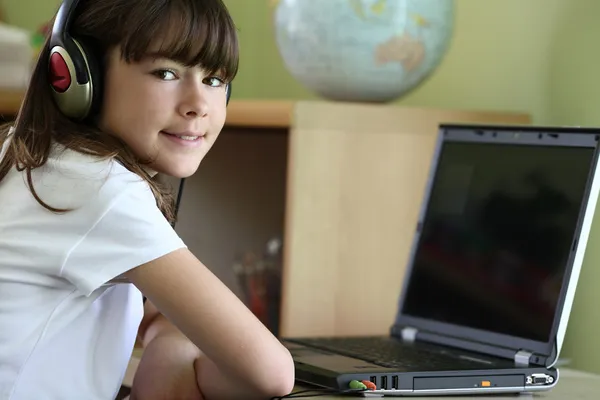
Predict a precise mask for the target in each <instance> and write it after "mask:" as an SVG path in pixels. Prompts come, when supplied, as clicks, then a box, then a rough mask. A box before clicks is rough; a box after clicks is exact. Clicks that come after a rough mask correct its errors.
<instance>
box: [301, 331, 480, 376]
mask: <svg viewBox="0 0 600 400" xmlns="http://www.w3.org/2000/svg"><path fill="white" fill-rule="evenodd" d="M290 341H292V342H295V343H299V344H303V345H307V346H310V347H314V348H316V349H320V350H324V351H329V352H332V353H336V354H340V355H343V356H347V357H353V358H358V359H360V360H363V361H367V362H370V363H373V364H376V365H379V366H382V367H387V368H397V369H403V370H405V369H406V370H413V371H419V370H457V369H459V370H465V369H480V368H485V367H488V368H489V367H490V366H491V365H490V364H488V363H485V362H478V361H471V360H468V359H463V358H459V357H458V356H457V355H452V354H451V353H449V352H448V353H443V352H442V351H441V350H438V351H435V350H433V349H430V348H428V346H426V345H411V344H405V343H402V342H400V341H398V340H394V339H393V338H386V337H374V338H367V337H360V338H315V339H299V340H290Z"/></svg>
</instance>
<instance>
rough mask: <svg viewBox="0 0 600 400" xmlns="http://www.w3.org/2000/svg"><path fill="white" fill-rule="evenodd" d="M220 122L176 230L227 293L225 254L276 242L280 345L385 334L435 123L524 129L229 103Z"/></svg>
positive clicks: (316, 105)
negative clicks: (298, 339) (279, 243)
mask: <svg viewBox="0 0 600 400" xmlns="http://www.w3.org/2000/svg"><path fill="white" fill-rule="evenodd" d="M228 113H229V116H228V120H227V121H228V122H227V125H226V127H225V129H224V130H223V132H222V133H221V137H220V138H219V139H218V141H217V143H216V144H215V146H214V148H213V149H212V150H211V152H210V153H209V155H208V156H207V157H206V159H205V161H203V164H202V165H201V167H200V169H199V171H198V173H197V174H196V175H195V176H193V177H192V178H190V179H188V180H187V181H186V186H185V190H184V192H183V196H182V203H181V209H180V221H179V222H178V225H177V229H178V231H179V232H180V234H181V235H182V237H183V238H184V239H185V240H186V242H187V243H188V245H189V246H190V248H191V249H192V250H193V251H194V252H195V253H196V254H197V255H198V256H199V257H200V258H201V259H202V260H203V261H204V262H205V263H206V264H207V265H209V266H210V267H211V268H213V270H214V271H215V273H216V274H217V275H219V276H220V277H221V278H222V279H223V280H224V281H225V282H226V283H227V284H228V285H230V287H231V288H232V289H233V290H234V291H236V292H237V293H240V290H241V288H240V285H239V284H238V281H237V280H236V278H235V274H234V273H233V270H232V268H231V266H232V264H233V261H234V257H235V255H236V254H238V253H240V252H242V251H254V252H256V253H260V252H261V251H262V249H263V247H264V245H265V243H266V241H267V240H268V239H269V238H270V237H272V236H277V235H281V236H282V237H283V243H284V259H283V277H282V299H281V313H280V316H281V321H280V324H279V333H280V335H283V336H297V335H342V334H350V335H354V334H380V333H385V332H387V331H388V330H389V327H390V325H391V323H392V321H393V319H394V316H395V311H396V305H397V301H398V296H399V293H400V289H401V283H402V278H403V274H404V271H405V264H406V261H407V258H408V252H409V248H410V244H411V238H412V234H413V231H414V229H415V226H416V221H417V215H418V210H419V205H420V203H421V198H422V196H423V191H424V188H425V180H426V177H427V174H428V169H429V164H430V161H431V156H432V154H433V146H434V143H435V138H436V135H437V131H438V125H439V124H440V123H443V122H473V123H500V124H527V123H529V122H530V118H529V116H528V115H524V114H510V113H495V112H467V111H450V110H436V109H423V108H404V107H399V106H395V105H368V104H344V103H329V102H271V101H265V102H262V101H232V103H231V104H230V108H229V110H228Z"/></svg>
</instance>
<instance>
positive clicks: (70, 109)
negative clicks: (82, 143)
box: [48, 39, 100, 120]
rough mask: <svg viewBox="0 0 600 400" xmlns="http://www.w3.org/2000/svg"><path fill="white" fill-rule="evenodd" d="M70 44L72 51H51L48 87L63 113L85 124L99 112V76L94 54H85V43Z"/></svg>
mask: <svg viewBox="0 0 600 400" xmlns="http://www.w3.org/2000/svg"><path fill="white" fill-rule="evenodd" d="M71 43H72V45H71V46H68V47H70V51H68V50H67V48H66V47H67V46H65V47H62V46H54V47H53V48H52V49H51V50H50V59H49V64H48V67H49V68H48V75H49V81H50V82H49V83H50V87H51V89H52V94H53V96H54V99H55V102H56V105H57V107H58V108H59V109H60V111H61V112H62V113H63V114H65V115H66V116H67V117H69V118H72V119H75V120H83V119H85V118H87V117H88V116H90V115H91V114H93V113H94V112H95V111H96V110H97V108H98V102H99V99H98V97H99V95H100V90H99V88H98V87H97V86H99V82H98V81H99V80H100V75H99V74H98V72H97V71H96V69H98V67H97V66H96V65H95V62H94V60H93V52H91V51H86V47H87V46H85V44H84V43H82V42H79V41H76V40H74V39H71ZM73 49H75V51H73ZM78 69H79V71H78ZM82 69H83V71H81V70H82ZM78 72H79V73H78Z"/></svg>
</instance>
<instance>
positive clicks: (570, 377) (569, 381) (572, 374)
mask: <svg viewBox="0 0 600 400" xmlns="http://www.w3.org/2000/svg"><path fill="white" fill-rule="evenodd" d="M303 389H306V388H303V387H297V388H296V389H295V390H294V391H298V390H303ZM298 398H299V399H302V397H298ZM317 398H318V399H321V400H334V399H349V398H381V399H401V398H402V397H348V396H335V395H331V396H319V397H317ZM404 398H411V399H416V400H419V399H433V398H436V399H442V400H444V399H448V400H477V399H480V400H483V399H485V400H497V399H511V400H515V399H519V398H531V399H540V400H559V399H560V400H565V399H569V400H588V399H589V400H598V399H599V398H600V376H599V375H593V374H588V373H585V372H579V371H574V370H569V369H561V370H560V378H559V380H558V383H557V385H556V386H555V387H554V389H552V390H550V391H548V392H540V393H535V394H523V395H521V396H515V395H494V396H489V395H488V396H452V397H447V396H438V397H404Z"/></svg>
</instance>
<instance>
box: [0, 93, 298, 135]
mask: <svg viewBox="0 0 600 400" xmlns="http://www.w3.org/2000/svg"><path fill="white" fill-rule="evenodd" d="M24 95H25V92H24V91H22V90H0V115H2V116H4V117H14V116H16V115H17V113H18V111H19V107H20V106H21V101H22V100H23V96H24ZM293 107H294V102H293V101H279V100H232V101H231V102H230V103H229V106H228V107H227V120H226V122H225V123H226V125H227V126H232V127H245V128H252V127H256V128H259V127H260V128H289V127H290V125H291V119H292V109H293Z"/></svg>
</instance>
